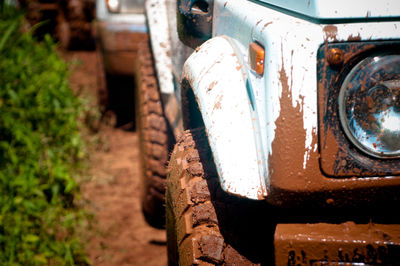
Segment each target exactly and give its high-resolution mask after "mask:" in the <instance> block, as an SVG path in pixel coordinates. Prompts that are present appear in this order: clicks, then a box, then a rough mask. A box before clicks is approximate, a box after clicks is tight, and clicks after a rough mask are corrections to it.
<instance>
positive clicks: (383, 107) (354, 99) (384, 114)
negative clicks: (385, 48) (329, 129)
mask: <svg viewBox="0 0 400 266" xmlns="http://www.w3.org/2000/svg"><path fill="white" fill-rule="evenodd" d="M339 116H340V121H341V123H342V126H343V128H344V131H345V133H346V135H347V137H348V138H349V139H350V140H351V142H352V143H353V144H354V145H355V146H356V147H357V148H359V149H360V150H362V151H363V152H365V153H367V154H369V155H372V156H374V157H377V158H400V55H395V54H385V55H377V56H371V57H368V58H365V59H364V60H362V61H361V62H359V63H358V64H357V65H356V66H355V67H354V68H353V69H352V70H351V71H350V73H349V74H348V75H347V77H346V78H345V80H344V82H343V85H342V87H341V89H340V93H339Z"/></svg>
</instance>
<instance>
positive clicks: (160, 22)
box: [145, 0, 174, 94]
mask: <svg viewBox="0 0 400 266" xmlns="http://www.w3.org/2000/svg"><path fill="white" fill-rule="evenodd" d="M166 2H167V1H166V0H147V1H146V3H145V7H146V17H147V24H148V27H149V31H150V42H151V49H152V51H153V54H154V55H155V56H154V61H155V66H156V69H157V71H156V72H157V79H158V83H159V86H160V91H161V93H164V94H172V93H173V92H174V83H173V79H172V72H171V66H172V60H171V44H170V41H169V31H168V23H166V21H168V16H167V3H166Z"/></svg>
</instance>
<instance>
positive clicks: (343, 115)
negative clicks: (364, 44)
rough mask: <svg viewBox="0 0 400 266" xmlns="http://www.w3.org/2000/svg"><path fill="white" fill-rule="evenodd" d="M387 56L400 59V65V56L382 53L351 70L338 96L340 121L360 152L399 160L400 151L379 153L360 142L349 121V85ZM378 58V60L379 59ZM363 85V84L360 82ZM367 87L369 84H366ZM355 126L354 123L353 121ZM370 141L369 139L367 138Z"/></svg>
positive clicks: (363, 60) (371, 56)
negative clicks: (357, 74) (359, 74)
mask: <svg viewBox="0 0 400 266" xmlns="http://www.w3.org/2000/svg"><path fill="white" fill-rule="evenodd" d="M387 56H395V57H397V58H398V59H399V64H400V55H399V54H395V53H380V54H374V55H370V56H368V57H366V58H364V59H362V60H361V61H359V62H358V63H357V64H355V66H353V67H352V68H351V70H350V72H349V73H348V74H347V75H346V77H345V79H344V81H343V83H342V85H341V87H340V90H339V96H338V105H339V107H338V111H339V120H340V124H341V126H342V129H343V131H344V132H345V135H346V136H347V138H348V139H349V140H350V142H351V143H352V144H354V145H355V146H356V147H357V149H358V150H360V151H362V152H363V153H365V154H368V155H370V156H372V157H374V158H378V159H398V158H400V149H398V150H395V151H393V152H390V151H377V149H376V147H375V148H372V147H370V146H368V145H366V144H365V142H364V143H363V142H362V141H360V140H359V139H358V138H357V137H356V136H355V134H354V132H352V130H351V129H350V126H349V124H350V122H351V121H349V119H348V115H347V110H346V107H347V104H346V102H347V96H348V94H347V92H348V89H349V87H348V85H349V84H351V83H352V82H354V81H351V80H352V78H354V76H355V75H356V73H357V72H358V71H360V69H362V68H363V67H365V66H366V65H368V64H369V63H371V62H372V61H374V60H375V61H377V60H379V59H380V58H385V57H387ZM377 58H378V59H377ZM386 81H387V80H383V81H382V82H376V83H374V86H373V87H370V88H368V86H365V87H367V89H365V91H367V92H368V91H370V90H372V89H373V88H375V87H377V86H379V85H381V84H384V83H385V82H386ZM360 83H361V82H360ZM365 85H367V84H365ZM350 90H352V92H350V94H351V93H355V92H358V91H357V89H355V88H350ZM352 122H353V124H354V121H352ZM367 139H368V137H367Z"/></svg>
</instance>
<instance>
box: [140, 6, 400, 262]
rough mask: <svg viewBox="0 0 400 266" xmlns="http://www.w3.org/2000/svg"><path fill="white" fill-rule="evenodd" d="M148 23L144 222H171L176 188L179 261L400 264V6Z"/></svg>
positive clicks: (143, 61)
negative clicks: (163, 220)
mask: <svg viewBox="0 0 400 266" xmlns="http://www.w3.org/2000/svg"><path fill="white" fill-rule="evenodd" d="M146 13H147V18H148V26H149V31H150V44H151V45H150V47H149V45H146V43H144V44H143V45H142V47H141V52H140V53H139V54H140V58H139V59H140V60H139V61H140V64H139V75H140V78H139V87H138V95H137V100H138V102H139V105H138V112H137V113H138V118H137V119H138V121H139V128H138V129H139V133H140V135H141V147H142V154H143V168H144V178H145V186H144V196H143V210H144V212H145V214H146V217H147V220H148V221H150V222H151V223H152V224H155V225H159V226H162V220H160V219H158V218H159V217H162V214H163V206H164V205H163V204H164V189H165V186H166V195H165V200H166V202H165V206H166V214H165V216H166V228H167V235H168V256H169V263H170V264H171V265H175V264H180V265H198V264H199V265H212V264H218V265H220V264H221V265H251V264H263V265H400V225H399V222H400V217H399V206H400V205H399V200H400V190H399V189H400V176H399V175H400V5H399V3H398V1H396V0H384V1H372V0H367V1H363V0H348V1H344V0H337V1H322V0H307V1H305V0H304V1H303V0H301V1H299V0H287V1H279V0H259V1H256V0H251V1H249V0H231V1H230V0H214V1H212V0H178V1H177V2H175V1H167V0H149V1H147V3H146ZM189 55H190V56H189ZM183 130H185V131H183ZM175 140H176V144H175V146H174V148H173V149H172V145H173V144H174V142H175ZM168 161H169V163H168ZM167 163H168V166H167ZM165 178H166V179H165ZM165 184H166V185H165ZM385 207H386V208H385Z"/></svg>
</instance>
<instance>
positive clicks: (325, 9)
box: [259, 0, 400, 19]
mask: <svg viewBox="0 0 400 266" xmlns="http://www.w3.org/2000/svg"><path fill="white" fill-rule="evenodd" d="M259 1H261V2H265V3H269V4H271V5H274V6H277V7H281V8H284V9H287V10H291V11H293V12H297V13H299V14H302V15H305V16H308V17H312V18H317V19H337V18H366V17H367V16H368V18H378V17H396V16H400V4H399V1H398V0H379V1H378V0H351V1H349V0H335V1H327V0H285V1H282V0H259Z"/></svg>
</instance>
